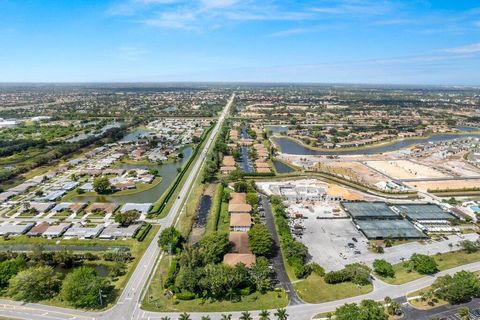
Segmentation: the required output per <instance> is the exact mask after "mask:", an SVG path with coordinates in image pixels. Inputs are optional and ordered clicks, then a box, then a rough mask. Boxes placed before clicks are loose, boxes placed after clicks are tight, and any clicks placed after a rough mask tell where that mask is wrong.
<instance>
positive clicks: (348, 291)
mask: <svg viewBox="0 0 480 320" xmlns="http://www.w3.org/2000/svg"><path fill="white" fill-rule="evenodd" d="M293 287H294V288H295V291H297V293H298V295H299V296H300V298H302V300H304V301H305V302H308V303H321V302H327V301H333V300H340V299H344V298H349V297H354V296H359V295H363V294H367V293H369V292H371V291H372V290H373V285H371V284H369V285H366V286H358V285H356V284H354V283H352V282H342V283H337V284H328V283H326V282H325V281H324V280H323V278H322V277H320V276H318V275H316V274H314V273H312V274H311V275H310V276H308V277H307V278H306V279H304V280H300V281H298V282H295V283H293Z"/></svg>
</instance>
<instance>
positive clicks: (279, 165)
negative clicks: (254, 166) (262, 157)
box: [273, 159, 295, 173]
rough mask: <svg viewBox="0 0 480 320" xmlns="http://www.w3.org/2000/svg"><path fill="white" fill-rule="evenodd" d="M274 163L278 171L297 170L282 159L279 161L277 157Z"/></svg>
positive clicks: (288, 171)
mask: <svg viewBox="0 0 480 320" xmlns="http://www.w3.org/2000/svg"><path fill="white" fill-rule="evenodd" d="M273 165H274V166H275V170H276V171H277V172H278V173H290V172H293V171H295V169H293V168H292V167H290V166H289V165H286V164H285V163H283V162H282V161H279V160H276V159H274V160H273Z"/></svg>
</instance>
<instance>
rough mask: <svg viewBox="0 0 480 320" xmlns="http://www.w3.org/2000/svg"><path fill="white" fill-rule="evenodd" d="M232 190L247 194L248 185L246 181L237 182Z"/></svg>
mask: <svg viewBox="0 0 480 320" xmlns="http://www.w3.org/2000/svg"><path fill="white" fill-rule="evenodd" d="M233 188H234V189H235V192H247V191H248V189H249V185H248V182H246V181H237V182H235V184H234V185H233Z"/></svg>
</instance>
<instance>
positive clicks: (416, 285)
mask: <svg viewBox="0 0 480 320" xmlns="http://www.w3.org/2000/svg"><path fill="white" fill-rule="evenodd" d="M234 97H235V95H232V96H231V97H230V99H229V100H228V102H227V105H226V106H225V108H224V110H223V111H222V113H221V115H220V117H219V119H218V122H217V124H216V125H215V127H214V129H213V130H212V133H211V135H210V137H209V139H208V141H207V142H206V144H205V149H204V150H203V151H202V152H201V154H200V155H199V157H198V159H197V161H196V162H195V164H194V165H193V168H192V171H191V172H190V174H189V175H188V177H187V180H186V182H185V184H184V185H183V187H182V189H181V190H180V193H179V196H178V198H177V199H175V202H174V203H173V206H172V208H171V209H170V211H169V213H168V215H167V216H166V217H165V218H163V219H160V220H159V223H160V225H161V228H160V230H162V229H163V228H165V227H168V226H171V225H175V224H176V222H177V220H178V217H179V214H178V213H179V212H180V210H181V209H182V206H183V204H184V202H185V200H186V199H187V197H188V194H189V191H190V187H191V186H192V185H193V183H194V181H195V179H196V178H197V176H198V175H199V173H200V169H201V167H202V165H203V163H204V162H205V159H206V157H207V151H208V150H209V149H210V146H211V145H212V143H213V141H214V140H215V138H216V137H217V135H218V132H219V131H220V129H221V126H222V124H223V122H224V120H225V118H226V116H227V114H228V112H229V110H230V107H231V105H232V103H233V99H234ZM176 219H177V220H176ZM160 230H159V231H158V233H157V235H156V236H155V238H154V239H156V238H157V236H158V235H160V232H161V231H160ZM160 256H161V252H160V249H159V247H158V245H157V242H156V241H155V240H153V241H152V242H151V243H150V245H149V246H148V248H147V250H146V251H145V253H144V255H143V256H142V258H141V259H140V261H139V263H138V265H137V267H136V268H135V270H134V272H133V274H132V276H131V277H130V279H129V281H128V283H127V285H126V287H125V289H124V290H123V292H122V294H121V295H120V297H119V299H118V301H117V303H116V304H115V305H114V306H113V307H112V308H110V309H108V310H105V311H102V312H87V311H81V310H74V309H68V308H61V307H53V306H47V305H42V304H35V303H23V302H18V301H11V300H2V299H0V316H5V317H11V318H17V319H29V320H30V319H31V320H59V319H69V320H75V319H79V320H82V319H84V320H88V319H91V320H93V319H95V320H96V319H99V320H101V319H112V320H127V319H129V320H130V319H142V320H143V319H145V320H146V319H148V320H154V319H158V320H160V319H161V318H162V317H164V316H169V317H171V318H172V319H176V318H177V317H178V315H179V314H178V313H159V312H149V311H144V310H141V309H140V304H141V300H142V294H143V292H144V291H143V289H144V288H146V287H147V285H148V281H149V277H150V275H151V274H152V271H153V270H154V268H155V266H156V262H157V260H158V258H159V257H160ZM460 270H469V271H478V270H480V262H475V263H471V264H468V265H465V266H460V267H456V268H452V269H450V270H446V271H443V272H440V273H438V274H437V275H435V276H427V277H423V278H421V279H418V280H415V281H412V282H409V283H406V284H403V285H389V284H386V283H384V282H381V281H379V280H373V284H374V290H373V291H372V292H370V293H368V294H366V295H362V296H357V297H352V298H347V299H342V300H336V301H331V302H325V303H320V304H296V305H290V306H288V307H287V312H288V314H289V319H294V320H296V319H298V320H303V319H311V317H312V316H314V315H315V314H317V313H323V312H328V311H332V310H334V309H335V308H336V307H338V306H341V305H343V304H344V303H352V302H359V301H361V300H363V299H374V300H383V299H384V297H386V296H389V297H391V298H398V297H402V296H404V295H405V294H407V293H408V292H412V291H416V290H419V289H422V288H424V287H427V286H429V285H431V284H432V283H433V282H434V281H435V279H436V277H438V276H442V275H445V274H447V273H448V274H452V273H455V272H457V271H460ZM224 313H228V312H224ZM231 314H232V315H233V317H234V318H238V317H239V316H240V313H239V312H232V313H231ZM190 315H191V318H192V319H194V320H196V319H200V318H201V316H204V315H205V313H190ZM252 315H254V316H258V312H252ZM209 316H210V317H211V318H212V319H213V320H215V319H220V318H221V313H209Z"/></svg>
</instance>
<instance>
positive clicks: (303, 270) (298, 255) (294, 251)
mask: <svg viewBox="0 0 480 320" xmlns="http://www.w3.org/2000/svg"><path fill="white" fill-rule="evenodd" d="M270 203H271V204H272V209H273V213H274V215H275V223H276V225H277V230H278V234H279V237H280V244H281V246H282V250H283V253H284V255H285V257H286V260H287V263H288V264H289V265H290V266H291V267H292V268H293V271H294V272H295V276H296V277H297V278H302V277H305V276H306V275H307V274H308V267H306V266H305V264H306V262H307V259H308V256H309V255H308V248H307V247H306V246H305V245H304V244H303V243H301V242H299V241H297V240H295V238H294V237H293V235H292V233H291V232H290V226H289V225H288V220H287V214H286V212H285V207H284V206H283V204H282V201H281V199H280V198H279V197H277V196H272V197H270Z"/></svg>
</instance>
